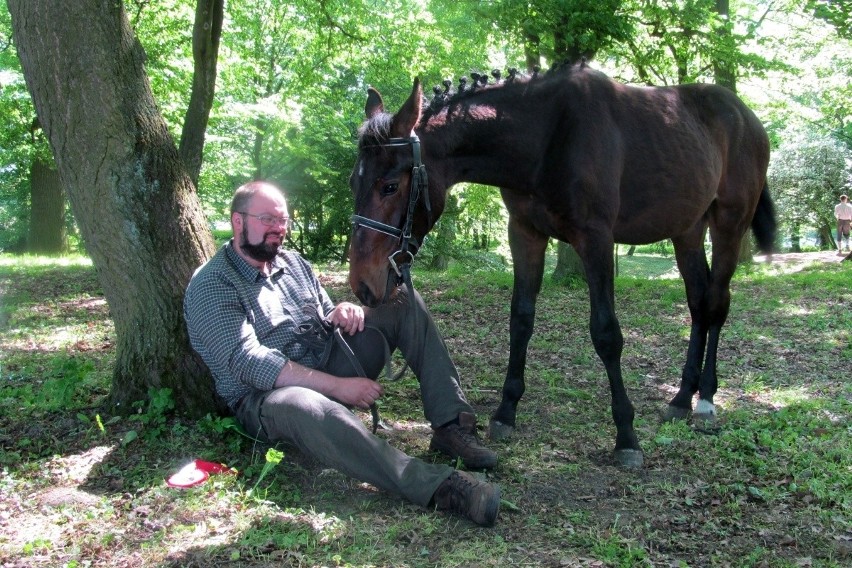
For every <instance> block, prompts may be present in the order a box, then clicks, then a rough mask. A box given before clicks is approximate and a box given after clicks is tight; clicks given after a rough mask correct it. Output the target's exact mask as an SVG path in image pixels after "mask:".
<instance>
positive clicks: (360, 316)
mask: <svg viewBox="0 0 852 568" xmlns="http://www.w3.org/2000/svg"><path fill="white" fill-rule="evenodd" d="M331 323H332V324H334V326H335V327H339V328H340V330H341V331H345V332H346V333H348V334H349V335H355V334H356V333H358V332H359V331H364V308H362V307H361V306H359V305H357V304H352V303H350V302H340V303H339V304H337V306H335V308H334V311H333V312H331Z"/></svg>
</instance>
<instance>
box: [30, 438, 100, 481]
mask: <svg viewBox="0 0 852 568" xmlns="http://www.w3.org/2000/svg"><path fill="white" fill-rule="evenodd" d="M114 450H115V445H112V446H95V447H93V448H90V449H88V450H86V451H85V452H82V453H79V454H69V455H64V456H54V457H52V458H50V459H49V460H47V461H45V462H44V464H43V466H42V467H43V468H44V470H45V471H47V472H49V473H50V476H51V478H52V480H53V482H54V483H57V484H63V483H73V484H79V483H83V482H84V481H85V480H86V479H88V477H89V474H90V473H91V471H92V469H93V468H94V467H95V466H97V465H98V464H100V463H102V462H103V461H104V460H105V459H106V458H107V457H108V456H109V455H110V453H112V452H113V451H114Z"/></svg>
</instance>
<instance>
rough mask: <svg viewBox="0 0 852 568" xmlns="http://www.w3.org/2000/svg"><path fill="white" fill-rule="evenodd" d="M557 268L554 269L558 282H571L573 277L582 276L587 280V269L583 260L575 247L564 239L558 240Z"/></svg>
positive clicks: (554, 276)
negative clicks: (563, 240) (564, 241)
mask: <svg viewBox="0 0 852 568" xmlns="http://www.w3.org/2000/svg"><path fill="white" fill-rule="evenodd" d="M556 243H557V246H556V268H554V269H553V280H555V281H556V282H566V283H567V282H569V281H570V280H571V278H572V277H573V278H582V279H583V280H584V281H585V280H586V269H585V268H583V261H582V260H580V255H579V254H577V251H576V250H574V247H572V246H571V245H569V244H567V243H563V242H562V241H556Z"/></svg>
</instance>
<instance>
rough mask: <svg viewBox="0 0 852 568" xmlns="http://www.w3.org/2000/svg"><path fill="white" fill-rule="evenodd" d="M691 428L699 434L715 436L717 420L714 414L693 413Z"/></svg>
mask: <svg viewBox="0 0 852 568" xmlns="http://www.w3.org/2000/svg"><path fill="white" fill-rule="evenodd" d="M692 426H693V427H694V428H695V429H696V430H698V431H699V432H705V433H708V434H715V433H717V432H718V431H719V420H718V418H717V417H716V413H715V412H694V413H693V414H692Z"/></svg>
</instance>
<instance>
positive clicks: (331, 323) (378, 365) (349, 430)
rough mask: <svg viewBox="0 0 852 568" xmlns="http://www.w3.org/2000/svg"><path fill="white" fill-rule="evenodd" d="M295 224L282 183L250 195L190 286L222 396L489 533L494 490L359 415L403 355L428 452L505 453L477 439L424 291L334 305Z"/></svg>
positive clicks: (362, 475) (240, 194) (273, 432)
mask: <svg viewBox="0 0 852 568" xmlns="http://www.w3.org/2000/svg"><path fill="white" fill-rule="evenodd" d="M289 221H290V218H289V216H288V213H287V202H286V200H285V199H284V195H283V194H282V193H281V191H280V190H279V189H278V188H277V187H276V186H274V185H272V184H270V183H267V182H263V181H253V182H249V183H247V184H245V185H243V186H241V187H240V188H239V189H237V191H236V193H235V194H234V198H233V200H232V202H231V228H232V230H233V238H232V239H231V240H230V241H229V242H227V243H225V244H224V245H223V246H222V248H221V249H219V252H217V253H216V254H215V255H214V256H213V258H211V259H210V260H209V261H208V262H207V263H206V264H204V265H203V266H201V267H200V268H199V269H198V270H196V272H195V274H194V275H193V277H192V280H191V281H190V283H189V286H188V287H187V290H186V298H185V301H184V316H185V318H186V323H187V328H188V330H189V339H190V342H191V343H192V347H193V348H194V349H195V350H196V351H197V352H198V353H199V355H201V358H202V359H204V362H205V363H206V364H207V366H208V367H209V368H210V371H211V372H212V374H213V378H214V379H215V381H216V391H217V392H218V393H219V395H221V396H222V398H223V399H225V401H226V402H227V403H228V406H229V407H230V408H231V410H233V411H234V414H235V415H236V418H237V420H238V421H239V422H240V424H241V425H242V426H243V428H245V430H246V431H247V432H248V433H249V434H251V435H252V436H255V437H257V438H258V439H260V440H262V441H265V442H270V443H275V442H287V443H290V444H293V445H295V446H296V447H298V448H299V449H300V450H301V451H302V452H303V453H305V454H307V455H310V456H313V457H314V458H316V459H318V460H319V461H320V462H322V463H323V464H325V465H327V466H329V467H333V468H335V469H337V470H339V471H341V472H343V473H345V474H347V475H350V476H352V477H354V478H356V479H359V480H361V481H366V482H368V483H372V484H373V485H375V486H377V487H379V488H381V489H384V490H386V491H390V492H392V493H395V494H397V495H402V496H403V497H405V498H407V499H408V500H410V501H412V502H414V503H417V504H419V505H422V506H424V507H435V508H438V509H447V510H451V511H453V512H455V513H457V514H459V515H462V516H464V517H466V518H468V519H470V520H472V521H474V522H475V523H477V524H480V525H484V526H491V525H493V524H494V521H495V520H496V518H497V514H498V511H499V509H500V488H499V487H498V486H497V485H495V484H492V483H487V482H484V481H480V480H479V479H477V478H476V477H474V476H473V475H471V474H469V473H467V472H463V471H458V470H455V469H454V468H453V467H450V466H449V465H446V464H432V463H427V462H424V461H422V460H420V459H417V458H414V457H411V456H409V455H407V454H405V453H404V452H402V451H401V450H398V449H396V448H394V447H393V446H391V445H390V444H388V442H387V441H386V440H384V439H383V438H380V437H378V436H376V435H375V434H373V433H372V432H370V430H369V429H368V428H367V427H366V426H365V424H364V423H363V421H362V420H361V418H359V417H358V416H356V415H354V414H353V413H352V411H351V410H350V409H351V408H361V409H367V408H369V407H370V406H371V405H372V404H374V403H375V402H376V400H377V399H379V397H381V396H382V394H383V389H382V386H381V385H380V384H379V383H378V382H376V381H375V380H371V379H375V378H377V377H378V375H379V374H380V373H381V370H382V369H383V368H384V364H385V361H386V357H387V356H389V353H391V352H393V350H395V349H397V348H398V349H399V350H400V352H401V353H402V354H403V356H404V357H405V359H406V361H407V363H408V365H409V367H410V368H411V370H412V371H413V372H414V374H415V375H416V376H417V379H418V381H419V383H420V396H421V400H422V401H423V409H424V412H425V414H426V418H427V419H428V420H429V421H430V422H431V423H432V428H433V434H432V443H431V447H432V448H433V449H436V450H438V451H441V452H443V453H445V454H447V455H449V456H450V457H452V458H453V459H457V458H461V460H462V461H463V463H464V464H465V465H466V466H467V467H472V468H492V467H494V466H496V465H497V454H496V453H494V452H493V451H492V450H490V449H488V448H486V447H484V446H483V445H482V444H481V443H480V442H479V439H478V437H477V435H476V417H475V415H474V413H473V409H472V408H471V406H470V404H468V402H467V400H465V397H464V394H463V393H462V389H461V386H460V384H459V375H458V371H457V370H456V367H455V365H454V364H453V362H452V361H451V359H450V355H449V353H448V352H447V348H446V345H445V344H444V341H443V339H442V338H441V335H440V334H439V332H438V329H437V327H436V326H435V322H434V320H433V319H432V316H431V315H430V314H429V312H428V311H427V310H426V307H425V305H424V304H423V300H422V299H421V298H420V296H419V294H417V293H416V292H415V293H414V297H409V296H408V294H407V292H406V291H405V290H402V291H401V292H400V294H401V297H400V299H399V300H397V301H394V302H390V303H387V304H383V305H381V306H378V307H376V308H362V307H361V306H358V305H356V304H352V303H349V302H341V303H339V304H337V305H335V304H334V303H332V301H331V299H330V298H329V296H328V293H327V292H326V291H325V289H324V288H323V287H322V285H321V284H320V282H319V280H318V279H317V278H316V276H315V275H314V273H313V271H312V269H311V267H310V265H309V264H308V263H307V262H306V261H305V260H304V259H303V258H302V257H301V256H299V255H298V254H297V253H295V252H293V251H289V250H286V249H284V248H283V247H282V244H283V243H284V237H285V235H286V234H287V227H288V225H289Z"/></svg>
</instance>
